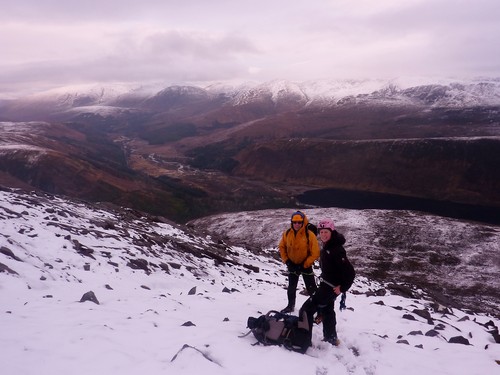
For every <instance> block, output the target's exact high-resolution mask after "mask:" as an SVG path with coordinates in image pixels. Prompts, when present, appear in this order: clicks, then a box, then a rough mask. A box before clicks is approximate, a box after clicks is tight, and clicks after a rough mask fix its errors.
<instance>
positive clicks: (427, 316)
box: [412, 309, 434, 324]
mask: <svg viewBox="0 0 500 375" xmlns="http://www.w3.org/2000/svg"><path fill="white" fill-rule="evenodd" d="M412 312H413V313H414V314H415V315H418V316H420V317H421V318H424V319H427V323H429V324H434V321H433V320H432V317H431V314H430V313H429V311H427V310H423V309H422V310H420V309H414V310H413V311H412Z"/></svg>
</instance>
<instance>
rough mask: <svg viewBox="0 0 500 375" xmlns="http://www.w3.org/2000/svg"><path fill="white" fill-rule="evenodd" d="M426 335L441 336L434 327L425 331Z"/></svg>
mask: <svg viewBox="0 0 500 375" xmlns="http://www.w3.org/2000/svg"><path fill="white" fill-rule="evenodd" d="M425 335H426V336H428V337H436V336H439V332H438V331H436V330H434V329H431V330H429V331H427V332H426V333H425Z"/></svg>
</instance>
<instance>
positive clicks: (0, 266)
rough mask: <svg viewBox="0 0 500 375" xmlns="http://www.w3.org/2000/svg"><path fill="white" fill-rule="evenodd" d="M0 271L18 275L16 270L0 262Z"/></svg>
mask: <svg viewBox="0 0 500 375" xmlns="http://www.w3.org/2000/svg"><path fill="white" fill-rule="evenodd" d="M0 272H5V273H10V274H12V275H18V273H17V272H16V271H14V270H13V269H12V268H10V267H9V266H7V265H5V264H3V263H0Z"/></svg>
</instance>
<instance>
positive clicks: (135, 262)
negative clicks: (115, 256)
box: [127, 258, 151, 275]
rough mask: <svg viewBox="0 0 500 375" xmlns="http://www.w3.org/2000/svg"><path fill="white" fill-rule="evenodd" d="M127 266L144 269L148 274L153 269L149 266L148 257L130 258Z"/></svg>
mask: <svg viewBox="0 0 500 375" xmlns="http://www.w3.org/2000/svg"><path fill="white" fill-rule="evenodd" d="M127 266H128V267H130V268H132V269H133V270H144V271H145V272H146V273H147V274H148V275H149V274H150V273H151V271H150V270H149V268H148V261H147V260H146V259H141V258H139V259H130V260H129V262H128V263H127Z"/></svg>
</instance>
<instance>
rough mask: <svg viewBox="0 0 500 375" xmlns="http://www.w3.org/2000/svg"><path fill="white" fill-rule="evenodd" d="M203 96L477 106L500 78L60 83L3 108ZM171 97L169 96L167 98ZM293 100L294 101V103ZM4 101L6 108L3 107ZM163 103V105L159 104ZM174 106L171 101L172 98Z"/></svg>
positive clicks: (489, 101)
mask: <svg viewBox="0 0 500 375" xmlns="http://www.w3.org/2000/svg"><path fill="white" fill-rule="evenodd" d="M173 96H174V97H175V99H174V100H176V101H177V104H182V103H183V102H182V101H181V102H179V98H181V97H182V98H183V99H184V100H187V99H189V100H188V101H187V103H189V102H192V101H193V100H194V101H195V102H196V103H197V104H198V105H200V103H202V102H203V101H211V102H213V101H214V100H216V99H217V105H219V106H221V105H224V106H242V105H248V104H253V103H262V102H263V101H267V100H269V101H270V102H271V103H273V104H274V105H280V104H281V105H283V104H287V105H286V106H284V107H283V108H287V109H290V108H295V109H300V108H304V107H308V106H319V107H324V106H326V107H330V106H338V105H345V104H375V105H380V104H385V105H396V104H397V105H405V106H423V107H431V108H432V107H451V108H460V107H474V106H498V105H500V81H499V80H498V79H482V80H479V79H478V80H471V81H451V80H449V81H440V82H438V83H432V82H428V83H425V84H418V83H415V82H405V81H403V80H391V81H385V80H359V81H356V80H349V81H333V80H315V81H305V82H291V81H285V80H273V81H269V82H264V83H256V82H245V83H242V84H223V83H213V84H210V85H205V86H197V85H194V84H193V85H184V86H180V85H173V86H166V87H165V86H164V87H161V86H160V84H155V85H139V84H136V85H131V84H109V85H98V84H94V85H82V86H72V87H60V88H57V89H52V90H49V91H46V92H41V93H37V94H35V95H32V96H28V97H25V98H18V99H17V100H4V101H3V102H0V103H2V105H1V106H0V114H1V113H2V110H3V112H7V114H8V115H12V113H13V111H14V109H15V108H18V109H20V108H25V107H28V106H31V107H33V106H39V107H40V106H42V105H43V106H44V107H45V110H46V111H52V112H60V111H65V110H69V109H74V108H79V109H80V111H84V112H91V113H99V110H100V109H102V107H105V106H112V107H120V108H135V109H140V108H144V109H147V108H149V109H150V108H151V103H156V105H157V106H158V105H159V106H161V105H165V104H162V103H170V101H171V100H172V97H173ZM165 100H167V102H165ZM291 105H293V106H292V107H290V106H291ZM2 107H3V108H2ZM154 108H156V109H159V108H157V107H154ZM167 108H168V104H167ZM39 109H40V110H41V109H42V108H39Z"/></svg>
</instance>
